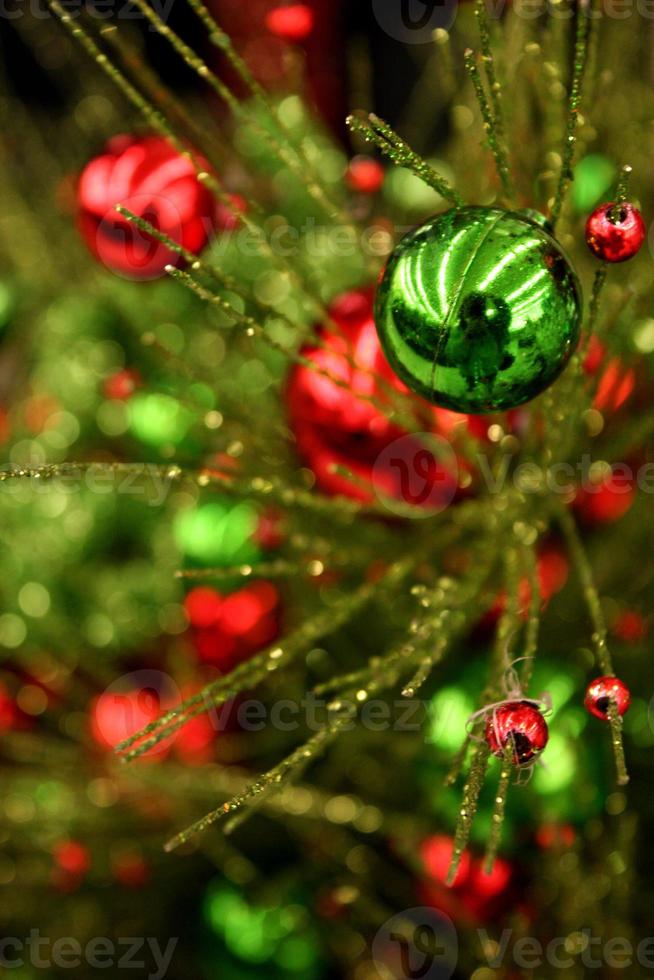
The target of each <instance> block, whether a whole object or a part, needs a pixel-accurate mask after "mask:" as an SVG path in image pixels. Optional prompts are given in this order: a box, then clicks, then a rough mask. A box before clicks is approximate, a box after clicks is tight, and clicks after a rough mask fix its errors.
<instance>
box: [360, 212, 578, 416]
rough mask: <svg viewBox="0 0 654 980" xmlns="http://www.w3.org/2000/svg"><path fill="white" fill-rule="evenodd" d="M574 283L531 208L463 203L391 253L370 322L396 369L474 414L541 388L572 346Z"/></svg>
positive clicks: (425, 392) (510, 404)
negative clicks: (494, 206)
mask: <svg viewBox="0 0 654 980" xmlns="http://www.w3.org/2000/svg"><path fill="white" fill-rule="evenodd" d="M580 319H581V291H580V287H579V283H578V280H577V277H576V275H575V273H574V272H573V270H572V267H571V265H570V262H569V261H568V259H567V257H566V255H565V253H564V252H563V250H562V249H561V246H560V245H559V244H558V242H556V241H555V240H554V238H552V236H551V235H550V234H549V233H548V231H547V230H546V228H545V227H544V226H543V224H542V223H539V222H537V221H536V220H534V212H524V213H520V212H513V211H504V210H503V209H501V208H483V207H466V208H458V209H456V208H455V209H453V210H451V211H446V212H445V213H444V214H439V215H437V216H436V217H435V218H431V219H430V220H429V221H427V222H426V223H425V224H424V225H421V226H420V227H419V228H417V229H416V230H415V231H412V232H410V233H409V234H408V235H407V236H406V237H405V238H403V239H402V241H401V242H400V243H399V245H398V246H397V247H396V249H395V251H394V252H393V254H392V255H391V256H390V258H389V260H388V263H387V265H386V269H385V271H384V275H383V277H382V281H381V283H380V285H379V288H378V290H377V297H376V301H375V322H376V324H377V332H378V334H379V340H380V342H381V345H382V347H383V350H384V353H385V354H386V357H387V358H388V360H389V362H390V364H391V366H392V367H393V369H394V371H395V372H396V374H397V375H398V376H399V377H400V378H401V379H402V381H404V383H405V384H406V385H407V386H408V387H409V388H410V389H411V390H412V391H415V392H417V393H418V394H419V395H422V396H423V397H424V398H426V399H428V401H430V402H433V403H434V404H436V405H440V406H442V407H443V408H449V409H452V410H453V411H455V412H470V413H473V414H478V413H484V412H494V411H499V410H502V409H508V408H515V407H516V406H517V405H522V404H523V403H524V402H527V401H529V400H530V399H532V398H534V397H535V396H536V395H538V394H540V392H542V391H544V390H545V388H547V387H548V386H549V385H550V384H551V383H552V382H553V381H554V379H555V378H556V377H557V376H558V375H559V374H560V373H561V371H562V370H563V368H564V367H565V365H566V364H567V362H568V360H569V358H570V355H571V354H572V353H573V351H574V350H575V347H576V346H577V341H578V339H579V325H580Z"/></svg>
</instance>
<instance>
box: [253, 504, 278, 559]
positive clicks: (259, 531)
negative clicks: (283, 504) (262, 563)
mask: <svg viewBox="0 0 654 980" xmlns="http://www.w3.org/2000/svg"><path fill="white" fill-rule="evenodd" d="M283 540H284V527H283V517H282V515H281V514H280V513H279V512H277V511H274V510H267V511H264V513H263V514H261V515H260V516H259V521H258V524H257V528H256V530H255V532H254V535H253V541H254V543H255V544H256V545H258V547H259V548H263V550H264V551H274V550H275V549H276V548H279V546H280V545H281V543H282V542H283Z"/></svg>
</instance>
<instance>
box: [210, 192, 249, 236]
mask: <svg viewBox="0 0 654 980" xmlns="http://www.w3.org/2000/svg"><path fill="white" fill-rule="evenodd" d="M229 199H230V201H231V207H228V206H227V204H225V203H224V202H223V201H216V209H215V212H214V214H215V227H216V230H217V231H234V229H235V228H238V226H239V225H240V224H241V219H240V217H239V216H240V215H241V214H245V213H246V212H247V209H248V204H247V201H246V200H245V198H244V197H241V195H240V194H230V195H229Z"/></svg>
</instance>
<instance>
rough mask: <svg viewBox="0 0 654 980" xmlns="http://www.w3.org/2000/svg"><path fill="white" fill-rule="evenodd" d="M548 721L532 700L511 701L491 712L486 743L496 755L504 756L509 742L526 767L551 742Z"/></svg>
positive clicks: (515, 758)
mask: <svg viewBox="0 0 654 980" xmlns="http://www.w3.org/2000/svg"><path fill="white" fill-rule="evenodd" d="M548 738H549V732H548V729H547V722H546V721H545V719H544V718H543V716H542V714H541V712H540V711H539V710H538V708H537V707H536V706H535V704H534V703H533V702H532V701H507V702H505V703H504V704H501V705H499V707H497V708H493V709H492V710H491V711H489V712H488V717H487V719H486V742H487V744H488V747H489V748H490V750H491V752H492V753H493V755H496V756H498V757H500V758H501V757H502V755H503V754H504V749H505V747H506V746H507V745H512V747H513V762H514V765H516V766H526V765H528V764H529V763H530V762H533V761H534V760H535V759H536V757H537V756H539V755H540V753H541V752H542V751H543V749H544V748H545V746H546V745H547V740H548Z"/></svg>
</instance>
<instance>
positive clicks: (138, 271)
mask: <svg viewBox="0 0 654 980" xmlns="http://www.w3.org/2000/svg"><path fill="white" fill-rule="evenodd" d="M77 194H78V203H79V222H80V228H81V232H82V235H83V237H84V240H85V241H86V244H87V245H88V247H89V249H90V250H91V252H92V253H93V254H94V255H95V256H96V258H97V259H99V260H100V261H101V262H103V263H104V264H105V265H106V266H108V267H109V268H110V269H113V270H114V271H115V272H118V273H120V274H121V275H123V276H126V277H127V278H130V279H155V278H157V277H159V276H161V275H163V273H164V271H165V267H166V265H175V266H178V265H180V264H182V260H181V257H180V256H179V255H178V254H177V253H176V252H173V251H172V250H171V249H168V248H166V246H165V245H162V244H161V242H158V241H156V240H155V239H154V238H152V236H150V235H148V234H147V233H146V232H143V231H141V230H140V229H139V228H137V227H136V225H135V224H134V223H130V222H128V221H127V219H126V218H124V217H123V216H122V215H121V214H119V213H118V212H117V211H116V205H118V204H121V205H123V207H125V208H127V209H128V210H130V211H132V212H133V213H134V214H136V215H137V216H138V217H140V218H143V219H144V220H145V221H147V222H149V223H150V224H151V225H153V227H154V228H156V229H157V230H158V231H160V232H162V233H163V234H165V235H166V236H167V237H168V238H171V239H172V240H173V241H175V242H177V243H178V244H179V245H181V246H183V248H185V249H187V250H188V251H190V252H193V253H194V254H198V253H199V252H201V251H202V249H203V248H204V247H205V245H206V244H207V242H208V240H209V236H210V234H211V231H212V228H213V224H214V212H215V201H214V198H213V196H212V194H211V193H210V192H209V191H208V190H207V188H206V187H204V186H203V185H202V184H201V183H200V181H199V180H198V179H197V176H196V172H195V168H194V166H193V164H192V163H191V161H190V160H189V159H188V158H187V157H185V156H182V155H181V154H180V153H178V152H177V150H176V149H175V148H174V147H173V146H172V145H171V144H170V143H169V142H168V140H166V139H164V138H163V137H162V136H144V137H137V136H127V135H124V136H116V137H114V139H112V140H110V141H109V143H108V144H107V147H106V150H105V152H104V153H103V154H101V155H100V156H98V157H96V158H95V159H94V160H91V162H90V163H88V164H87V166H86V167H85V169H84V170H83V172H82V175H81V177H80V181H79V186H78V192H77Z"/></svg>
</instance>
